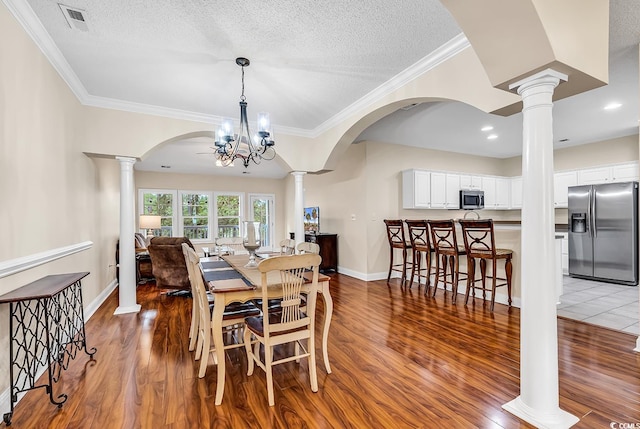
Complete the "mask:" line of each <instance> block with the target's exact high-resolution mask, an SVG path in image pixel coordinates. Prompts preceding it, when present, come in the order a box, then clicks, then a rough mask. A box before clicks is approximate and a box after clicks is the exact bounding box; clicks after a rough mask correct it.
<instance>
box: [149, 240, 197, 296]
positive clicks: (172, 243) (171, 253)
mask: <svg viewBox="0 0 640 429" xmlns="http://www.w3.org/2000/svg"><path fill="white" fill-rule="evenodd" d="M182 243H186V244H187V245H188V246H189V247H191V248H192V249H194V247H193V244H191V241H189V239H188V238H185V237H153V238H152V239H151V243H150V244H149V247H148V248H147V250H148V251H149V255H150V256H151V266H152V270H153V276H154V277H155V279H156V286H157V287H160V288H166V289H183V290H189V291H190V290H191V283H190V282H189V272H188V271H187V264H186V262H185V260H184V254H183V253H182ZM194 250H195V249H194Z"/></svg>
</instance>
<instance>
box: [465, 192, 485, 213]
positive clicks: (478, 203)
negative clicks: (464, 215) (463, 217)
mask: <svg viewBox="0 0 640 429" xmlns="http://www.w3.org/2000/svg"><path fill="white" fill-rule="evenodd" d="M460 208H461V209H463V210H477V209H483V208H484V191H477V190H469V189H462V190H460Z"/></svg>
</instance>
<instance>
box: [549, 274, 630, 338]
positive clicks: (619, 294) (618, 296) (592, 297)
mask: <svg viewBox="0 0 640 429" xmlns="http://www.w3.org/2000/svg"><path fill="white" fill-rule="evenodd" d="M639 296H640V294H639V291H638V287H637V286H623V285H617V284H612V283H603V282H598V281H591V280H582V279H575V278H572V277H569V276H564V282H563V295H562V296H561V297H560V304H559V305H558V316H564V317H567V318H570V319H575V320H582V321H584V322H587V323H592V324H594V325H600V326H605V327H607V328H611V329H616V330H618V331H624V332H629V333H632V334H636V335H640V325H639V324H638V311H639V309H640V303H639V302H638V297H639Z"/></svg>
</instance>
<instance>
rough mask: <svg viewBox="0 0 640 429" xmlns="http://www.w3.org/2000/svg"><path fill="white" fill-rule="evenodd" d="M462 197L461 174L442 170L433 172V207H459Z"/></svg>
mask: <svg viewBox="0 0 640 429" xmlns="http://www.w3.org/2000/svg"><path fill="white" fill-rule="evenodd" d="M459 199H460V176H459V175H458V174H452V173H445V172H442V171H432V172H431V204H430V206H429V208H432V209H457V208H458V207H459V204H460V203H459Z"/></svg>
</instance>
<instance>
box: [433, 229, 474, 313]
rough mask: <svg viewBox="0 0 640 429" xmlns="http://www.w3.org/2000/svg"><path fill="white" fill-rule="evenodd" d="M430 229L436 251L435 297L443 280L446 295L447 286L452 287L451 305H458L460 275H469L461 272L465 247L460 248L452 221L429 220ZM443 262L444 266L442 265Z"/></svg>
mask: <svg viewBox="0 0 640 429" xmlns="http://www.w3.org/2000/svg"><path fill="white" fill-rule="evenodd" d="M427 223H428V224H429V229H430V230H431V242H432V243H433V248H434V251H435V254H436V256H435V258H436V271H435V284H434V288H433V297H435V296H436V291H437V290H438V283H439V282H440V280H441V279H442V282H443V283H444V292H445V295H446V292H447V284H450V285H451V292H452V293H453V296H452V297H451V303H452V304H455V303H456V297H457V295H458V281H459V280H460V275H463V276H465V277H466V275H467V273H464V272H463V273H461V272H460V255H464V254H465V250H464V247H462V246H458V241H457V239H456V225H455V222H454V221H453V220H452V219H451V220H428V221H427ZM441 262H442V266H440V263H441ZM447 266H448V268H449V269H450V272H451V274H450V280H447Z"/></svg>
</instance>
